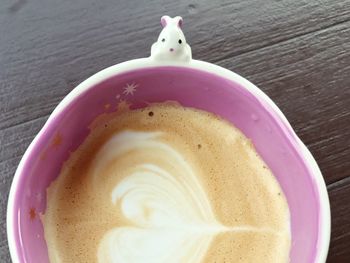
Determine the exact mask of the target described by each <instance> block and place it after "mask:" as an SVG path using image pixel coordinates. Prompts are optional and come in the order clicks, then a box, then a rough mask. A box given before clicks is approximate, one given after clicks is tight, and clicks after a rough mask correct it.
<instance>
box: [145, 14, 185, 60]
mask: <svg viewBox="0 0 350 263" xmlns="http://www.w3.org/2000/svg"><path fill="white" fill-rule="evenodd" d="M161 24H162V26H163V27H164V28H163V30H162V32H161V33H160V34H159V37H158V40H157V42H156V43H154V44H153V45H152V49H151V57H153V58H154V59H157V60H183V61H188V60H190V59H191V57H192V55H191V48H190V46H189V45H188V44H187V42H186V38H185V35H184V34H183V32H182V30H181V27H182V18H181V17H179V16H177V17H175V18H171V17H169V16H163V17H162V19H161Z"/></svg>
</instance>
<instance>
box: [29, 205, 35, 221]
mask: <svg viewBox="0 0 350 263" xmlns="http://www.w3.org/2000/svg"><path fill="white" fill-rule="evenodd" d="M29 218H30V220H34V219H35V218H36V211H35V208H34V207H32V208H30V209H29Z"/></svg>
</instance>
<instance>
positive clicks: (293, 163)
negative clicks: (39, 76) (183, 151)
mask: <svg viewBox="0 0 350 263" xmlns="http://www.w3.org/2000/svg"><path fill="white" fill-rule="evenodd" d="M232 74H234V73H232ZM234 75H235V74H234ZM235 78H237V81H235V80H234V79H227V78H224V77H222V76H219V75H216V74H212V73H208V72H204V71H201V70H198V69H192V68H185V67H153V68H143V69H137V70H133V71H128V72H126V73H121V74H118V75H112V76H110V77H109V78H107V79H105V80H103V81H100V82H99V83H97V84H95V85H93V86H91V87H88V88H86V89H85V90H84V91H83V92H81V93H80V94H79V95H78V96H75V97H74V98H73V97H72V98H73V99H71V100H70V101H68V103H67V104H66V105H64V106H63V107H61V109H60V110H59V111H55V112H54V114H53V115H52V116H51V117H50V119H49V120H48V122H47V123H46V124H45V126H44V128H43V129H42V131H41V132H40V133H39V135H38V136H37V138H36V139H35V141H34V142H33V143H32V145H31V146H30V148H29V149H28V150H27V152H26V154H25V156H24V157H23V159H22V162H21V164H20V166H19V168H18V170H17V173H16V177H17V178H16V182H14V184H13V186H12V188H13V189H11V191H13V196H12V199H13V200H12V203H11V202H10V203H9V208H8V220H10V222H8V234H9V243H10V250H11V254H12V258H13V260H14V262H28V263H32V262H35V263H47V262H48V255H47V246H46V243H45V239H44V236H43V226H42V224H41V221H40V214H41V213H44V212H45V207H46V188H47V187H48V186H49V185H50V183H51V182H52V181H53V180H54V179H55V178H56V177H57V176H58V174H59V172H60V169H61V166H62V164H63V163H64V161H66V160H67V158H68V157H69V153H70V152H72V151H74V150H75V149H76V148H77V147H78V146H79V145H80V144H81V143H82V142H83V140H84V138H86V136H87V135H88V133H89V129H88V126H89V124H90V123H91V122H92V121H93V120H94V119H95V118H96V117H97V116H99V115H100V114H103V113H106V112H113V111H116V110H117V109H118V107H119V106H121V105H125V103H128V104H130V107H131V108H140V107H144V106H146V105H147V104H148V103H152V102H164V101H169V100H170V101H177V102H179V103H180V104H181V105H183V106H186V107H194V108H197V109H202V110H205V111H209V112H213V113H215V114H217V115H219V116H221V117H223V118H225V119H227V120H228V121H230V122H232V123H233V124H234V125H235V126H236V127H238V128H239V129H240V130H241V131H242V132H243V133H244V134H245V135H246V136H247V137H248V138H250V139H251V140H252V142H253V143H254V145H255V148H256V150H257V151H258V153H259V154H260V155H261V156H262V158H263V159H264V161H265V162H266V163H267V164H268V166H269V167H270V169H271V170H272V172H273V174H274V175H275V176H276V178H277V180H278V182H279V183H280V185H281V187H282V189H283V191H284V193H285V195H286V197H287V200H288V204H289V208H290V212H291V232H292V248H291V252H290V258H291V262H294V263H303V262H305V263H310V262H316V261H317V262H318V260H317V259H316V258H318V259H319V258H322V255H321V256H320V253H321V254H322V253H323V254H324V255H326V253H327V250H328V244H327V246H326V247H321V245H322V244H323V245H324V244H325V243H327V231H329V230H327V229H323V220H324V218H323V217H322V213H321V210H322V206H323V201H321V200H323V199H324V197H323V199H322V196H321V193H320V191H321V190H320V188H322V187H323V186H324V185H321V186H320V184H319V182H320V181H318V182H316V179H315V178H316V177H317V176H320V174H319V175H318V174H315V168H312V167H311V166H312V165H313V166H316V170H318V168H317V165H316V164H315V163H314V160H313V159H312V157H311V155H310V156H309V157H307V156H306V152H307V150H306V148H305V147H304V145H303V144H302V143H301V142H300V141H299V139H298V138H297V137H296V135H295V133H294V132H293V130H292V129H291V127H290V125H289V124H288V122H287V121H286V120H285V119H284V117H283V115H282V114H281V113H280V112H278V109H277V107H276V106H275V105H274V104H273V103H272V102H271V101H270V100H269V99H268V98H267V97H266V96H265V95H264V94H263V93H262V92H261V91H260V90H258V89H257V88H256V87H255V86H254V89H256V93H254V92H252V90H251V89H247V87H243V86H242V82H243V80H244V79H243V78H241V77H239V76H237V75H235ZM244 81H245V82H246V83H249V82H248V81H246V80H244ZM245 82H243V83H245ZM249 85H251V86H253V85H252V84H250V83H249ZM127 86H129V87H130V86H134V87H136V90H135V91H134V92H132V91H131V92H130V90H129V93H128V92H127V91H128V90H125V88H126V87H127ZM245 86H246V85H245ZM70 95H71V94H70ZM208 125H210V124H208ZM305 125H306V124H305ZM304 148H305V149H304ZM307 153H308V152H307ZM308 154H309V153H308ZM310 158H311V161H310ZM310 162H311V164H310ZM312 162H313V163H312ZM318 172H319V170H318ZM318 180H320V178H318ZM321 181H322V180H321ZM322 183H323V181H322ZM10 199H11V196H10ZM326 226H327V224H326ZM328 235H329V233H328ZM324 236H325V237H324ZM324 240H326V241H324ZM320 242H321V243H322V244H320ZM320 250H326V251H323V252H322V251H321V252H320ZM321 260H322V259H321ZM320 262H321V261H320Z"/></svg>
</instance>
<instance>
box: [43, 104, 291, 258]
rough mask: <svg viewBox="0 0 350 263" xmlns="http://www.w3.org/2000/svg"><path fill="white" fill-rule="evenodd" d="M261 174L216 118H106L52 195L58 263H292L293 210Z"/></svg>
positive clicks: (48, 232) (49, 221) (50, 219)
mask: <svg viewBox="0 0 350 263" xmlns="http://www.w3.org/2000/svg"><path fill="white" fill-rule="evenodd" d="M147 110H152V113H153V112H155V114H154V116H153V114H152V115H148V114H147ZM157 113H159V114H158V115H157ZM146 116H147V117H146ZM112 117H113V118H112ZM181 118H185V119H186V121H187V123H186V124H185V125H184V124H182V122H181ZM208 120H210V121H211V122H212V124H213V125H212V127H208V126H207V125H206V123H207V122H208ZM180 124H181V126H179V125H180ZM202 126H203V127H202ZM106 127H107V128H106ZM204 127H205V129H203V128H204ZM223 135H225V136H223ZM213 143H215V144H213ZM228 147H232V150H229V148H228ZM230 152H232V154H231V156H230V154H229V153H230ZM252 164H253V165H252ZM257 167H258V168H257ZM261 167H265V165H264V164H263V162H262V161H261V160H260V159H259V157H258V156H257V155H256V154H255V152H254V150H253V149H252V147H251V145H250V144H249V143H248V142H247V139H246V138H245V137H244V136H243V135H242V134H241V133H240V132H239V131H238V130H236V129H234V128H233V127H232V126H231V125H229V124H228V123H226V122H224V121H223V120H220V119H217V118H216V117H215V116H213V115H210V114H208V113H204V112H199V111H197V110H191V109H184V108H181V107H174V106H170V105H158V106H153V107H151V108H149V109H146V110H137V111H131V112H128V113H123V114H122V115H120V116H119V115H117V116H109V117H108V118H105V117H102V118H100V120H97V121H96V123H95V124H94V130H93V132H92V134H91V135H90V136H89V138H88V139H87V140H86V141H85V142H84V143H83V145H82V146H81V147H80V148H79V149H78V151H76V152H75V153H74V154H73V155H72V157H71V158H70V160H69V161H68V162H67V163H66V164H65V167H64V168H63V170H62V173H61V175H60V177H59V178H58V180H57V181H56V182H54V184H53V185H52V186H51V187H50V189H49V192H48V208H47V212H46V215H45V217H44V227H45V236H46V240H47V243H48V248H49V254H50V260H51V263H55V262H57V263H61V262H62V263H63V262H98V263H120V262H122V263H141V262H146V263H147V262H149V263H168V262H169V263H188V262H190V263H200V262H215V261H219V262H223V261H224V260H226V262H257V261H259V262H287V259H288V251H289V243H290V233H289V223H288V207H287V205H286V202H285V199H284V197H283V196H282V195H281V190H280V189H279V186H278V184H277V183H276V181H275V180H274V178H273V176H272V175H271V173H270V172H269V170H268V169H266V167H265V168H261ZM259 172H260V174H259ZM247 184H248V185H247ZM249 184H251V185H249ZM252 190H254V191H255V192H247V191H252ZM252 202H254V203H252ZM67 203H71V205H67ZM222 242H223V243H222ZM232 243H233V244H232ZM245 246H252V247H251V248H250V250H252V251H253V252H250V255H246V254H245V253H246V247H245ZM278 247H279V249H278ZM274 250H276V251H274ZM242 256H243V257H242ZM239 259H241V260H239Z"/></svg>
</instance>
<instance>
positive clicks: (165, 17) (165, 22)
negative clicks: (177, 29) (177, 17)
mask: <svg viewBox="0 0 350 263" xmlns="http://www.w3.org/2000/svg"><path fill="white" fill-rule="evenodd" d="M169 19H170V16H162V18H161V19H160V23H161V25H162V26H163V27H165V26H166V25H167V24H168V22H169Z"/></svg>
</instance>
